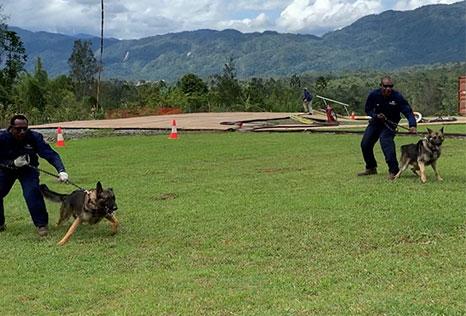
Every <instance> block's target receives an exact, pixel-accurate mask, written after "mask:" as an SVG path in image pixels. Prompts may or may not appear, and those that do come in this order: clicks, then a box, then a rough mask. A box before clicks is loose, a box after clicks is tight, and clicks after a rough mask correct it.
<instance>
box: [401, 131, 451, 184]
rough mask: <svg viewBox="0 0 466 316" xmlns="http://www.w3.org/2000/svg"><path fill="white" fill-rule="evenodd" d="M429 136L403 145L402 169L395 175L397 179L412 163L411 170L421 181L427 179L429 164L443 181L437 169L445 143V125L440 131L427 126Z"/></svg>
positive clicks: (438, 178)
mask: <svg viewBox="0 0 466 316" xmlns="http://www.w3.org/2000/svg"><path fill="white" fill-rule="evenodd" d="M427 132H428V134H427V136H426V137H425V138H423V139H421V140H419V141H418V142H417V144H408V145H403V146H401V158H400V171H399V172H398V173H397V174H396V175H395V179H398V177H399V176H400V175H401V173H402V172H403V171H405V170H406V168H408V166H409V165H411V166H412V167H411V170H412V171H413V172H414V173H415V174H416V175H418V176H419V177H420V178H421V182H422V183H425V182H426V181H427V177H426V172H425V167H426V166H428V165H431V166H432V169H434V172H435V176H436V177H437V180H439V181H442V180H443V179H442V177H440V175H439V173H438V171H437V159H438V158H439V157H440V154H441V147H442V143H443V139H444V137H443V127H442V128H441V129H440V131H438V132H434V131H432V130H431V129H429V128H427Z"/></svg>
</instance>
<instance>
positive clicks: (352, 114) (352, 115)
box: [350, 111, 356, 120]
mask: <svg viewBox="0 0 466 316" xmlns="http://www.w3.org/2000/svg"><path fill="white" fill-rule="evenodd" d="M350 118H351V119H352V120H355V119H356V116H355V115H354V111H353V112H351V116H350Z"/></svg>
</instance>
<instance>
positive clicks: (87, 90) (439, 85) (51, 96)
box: [0, 21, 466, 127]
mask: <svg viewBox="0 0 466 316" xmlns="http://www.w3.org/2000/svg"><path fill="white" fill-rule="evenodd" d="M2 22H3V23H0V123H1V127H5V126H6V122H7V120H8V118H9V117H11V115H12V114H14V113H24V114H26V115H28V117H29V119H30V122H31V123H32V124H39V123H46V122H53V121H65V120H79V119H92V118H108V117H125V116H130V115H146V114H163V113H180V112H184V113H188V112H200V111H203V112H205V111H275V112H278V111H280V112H294V111H302V103H301V100H302V91H303V88H304V87H307V88H308V89H309V90H310V91H311V92H312V93H313V94H314V95H321V96H325V97H328V98H331V99H334V100H338V101H341V102H344V103H347V104H349V105H350V109H349V110H350V111H354V112H355V113H357V114H363V112H364V111H363V108H364V102H365V99H366V97H367V94H368V93H369V91H370V90H371V89H374V88H377V87H378V85H379V82H380V78H381V77H382V76H383V75H386V74H388V75H391V76H392V77H393V78H394V82H395V89H397V90H399V91H401V92H402V93H403V95H404V96H405V97H406V98H407V100H408V101H409V102H410V104H411V105H412V107H413V108H414V110H416V111H419V112H421V113H422V114H423V115H449V114H455V113H456V112H457V104H458V100H457V91H458V77H459V76H460V75H465V74H466V63H464V62H463V63H447V64H439V65H428V66H416V67H408V68H405V69H401V70H396V71H390V72H384V73H381V72H380V71H364V72H354V71H351V72H350V71H347V72H341V73H337V72H325V71H319V72H312V73H304V74H293V75H291V76H280V77H268V78H264V77H257V78H256V77H250V78H248V79H239V78H241V77H242V76H239V74H238V72H239V71H243V70H239V69H238V67H237V66H236V62H237V61H236V60H235V58H233V57H230V56H225V60H224V61H223V64H222V65H219V69H221V71H219V73H217V74H214V75H210V76H208V78H207V79H203V78H202V77H201V76H200V75H198V74H196V73H188V72H187V73H185V74H184V75H182V76H180V78H178V80H176V81H174V82H170V83H168V82H165V81H127V80H121V79H106V80H103V81H102V82H98V81H97V80H96V78H97V74H98V71H99V69H100V68H99V67H101V65H99V63H98V61H97V60H96V58H95V57H94V54H93V50H92V47H91V46H92V45H91V42H90V41H86V40H76V41H75V42H74V46H73V50H72V53H71V55H70V56H69V59H68V66H69V72H68V74H66V75H59V76H56V77H53V78H51V77H49V74H48V73H47V71H46V70H45V68H44V66H43V63H42V60H41V59H40V58H36V60H35V66H34V70H33V71H29V72H28V71H25V69H24V66H25V63H26V60H27V57H28V56H27V52H26V50H25V48H24V46H23V42H22V40H21V38H20V37H19V35H18V34H17V33H16V32H14V31H12V30H10V29H8V26H7V25H6V23H5V22H4V21H2ZM97 91H100V93H97ZM321 106H322V104H319V100H318V99H316V100H315V102H314V107H315V108H319V107H321ZM334 106H335V109H336V111H337V112H340V113H343V112H344V111H343V109H342V108H339V107H338V105H337V104H335V105H334Z"/></svg>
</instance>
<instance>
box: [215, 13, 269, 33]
mask: <svg viewBox="0 0 466 316" xmlns="http://www.w3.org/2000/svg"><path fill="white" fill-rule="evenodd" d="M217 25H218V26H219V28H220V29H226V28H228V29H236V30H238V31H241V32H262V31H265V30H268V29H269V28H270V26H271V25H270V20H269V19H268V18H267V16H266V15H265V14H264V13H260V14H259V15H258V16H256V17H255V18H254V19H242V20H230V21H222V22H220V23H218V24H217Z"/></svg>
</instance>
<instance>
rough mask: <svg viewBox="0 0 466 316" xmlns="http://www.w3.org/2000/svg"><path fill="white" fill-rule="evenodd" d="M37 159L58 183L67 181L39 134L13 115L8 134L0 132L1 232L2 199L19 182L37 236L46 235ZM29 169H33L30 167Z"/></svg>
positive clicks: (0, 226)
mask: <svg viewBox="0 0 466 316" xmlns="http://www.w3.org/2000/svg"><path fill="white" fill-rule="evenodd" d="M39 156H40V157H41V158H43V159H45V160H47V161H48V162H49V163H50V164H51V165H52V166H53V167H55V169H56V170H57V172H58V180H59V181H60V182H66V181H68V174H67V173H66V171H65V167H64V165H63V162H62V160H61V158H60V156H59V155H58V153H57V152H55V151H54V150H53V149H52V148H51V147H50V145H49V144H47V143H46V142H45V141H44V138H43V136H42V134H40V133H38V132H35V131H32V130H29V129H28V120H27V118H26V117H25V116H24V115H14V116H13V117H12V118H11V120H10V126H9V127H8V129H7V130H3V131H0V231H4V230H5V214H4V208H3V198H4V197H5V196H6V195H7V194H8V192H10V189H11V187H12V186H13V184H14V182H15V181H16V180H17V179H18V180H19V182H20V184H21V188H22V189H23V196H24V199H25V200H26V204H27V206H28V209H29V213H30V214H31V217H32V221H33V222H34V225H35V226H36V227H37V232H38V234H39V236H41V237H43V236H46V235H47V234H48V226H47V225H48V221H49V218H48V213H47V209H46V208H45V203H44V198H43V196H42V194H41V192H40V190H39V171H38V170H37V169H35V168H34V167H38V166H39ZM31 166H32V167H31Z"/></svg>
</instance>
